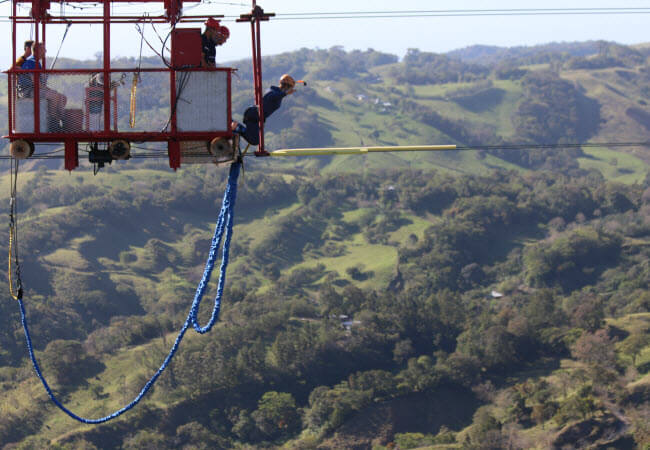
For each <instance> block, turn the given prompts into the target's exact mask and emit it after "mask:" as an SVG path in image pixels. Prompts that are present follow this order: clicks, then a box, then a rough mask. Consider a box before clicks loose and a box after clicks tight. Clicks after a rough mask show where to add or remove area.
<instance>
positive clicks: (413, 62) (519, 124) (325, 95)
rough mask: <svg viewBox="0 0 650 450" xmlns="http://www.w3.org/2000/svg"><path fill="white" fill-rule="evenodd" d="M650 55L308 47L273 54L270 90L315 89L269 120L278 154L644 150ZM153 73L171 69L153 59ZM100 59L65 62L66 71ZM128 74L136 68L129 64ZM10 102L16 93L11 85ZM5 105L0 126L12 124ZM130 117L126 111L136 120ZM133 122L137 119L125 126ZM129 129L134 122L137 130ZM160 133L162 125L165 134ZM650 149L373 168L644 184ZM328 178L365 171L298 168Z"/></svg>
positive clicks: (152, 81) (448, 158) (323, 161)
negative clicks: (438, 147) (321, 149)
mask: <svg viewBox="0 0 650 450" xmlns="http://www.w3.org/2000/svg"><path fill="white" fill-rule="evenodd" d="M649 58H650V47H649V46H647V45H645V46H644V45H637V46H624V45H619V44H615V43H608V42H603V41H598V42H586V43H556V44H548V45H540V46H535V47H514V48H496V47H484V46H475V47H469V48H466V49H463V50H458V51H453V52H450V53H448V54H433V53H426V52H421V51H418V50H416V49H412V50H410V51H409V52H408V53H407V55H406V56H405V57H404V58H403V59H402V60H401V61H400V60H398V58H397V57H396V56H394V55H390V54H386V53H382V52H379V51H374V50H366V51H351V52H345V51H344V50H342V49H341V48H337V47H334V48H331V49H329V50H310V49H301V50H298V51H295V52H290V53H285V54H280V55H273V56H268V57H265V58H264V75H265V77H266V81H265V84H266V85H270V84H273V83H276V82H277V79H278V78H279V76H280V75H282V74H283V73H292V74H294V75H295V76H296V77H298V78H304V79H306V80H307V81H308V86H307V87H306V88H301V89H299V90H298V92H297V93H296V94H295V95H293V96H292V97H290V98H289V99H287V100H286V101H285V106H284V107H283V108H282V109H281V110H280V111H279V112H278V113H276V114H275V115H274V116H273V117H271V118H270V119H269V123H268V131H269V133H268V139H267V141H268V144H269V146H270V147H271V148H287V147H289V148H296V147H311V146H351V145H399V144H404V145H409V144H459V145H465V146H477V145H478V146H486V145H490V146H497V147H498V146H507V145H511V144H524V145H526V144H530V145H535V144H551V145H554V144H562V143H572V144H575V143H583V142H601V143H610V142H643V141H647V140H648V136H649V135H650V106H649V104H648V102H650V87H649V86H650V63H649V62H648V61H649ZM143 65H144V66H152V65H161V62H160V61H159V60H158V59H157V58H148V59H146V60H145V61H144V62H143ZM232 65H233V66H234V67H237V68H238V69H239V70H238V72H237V76H236V77H234V96H233V111H235V114H234V115H235V118H236V119H238V118H239V114H240V111H243V110H244V109H245V108H246V106H248V105H249V104H250V103H251V99H252V91H251V89H252V75H251V67H250V61H249V60H243V61H236V62H233V63H232ZM93 66H97V62H93V61H84V62H79V61H71V60H66V59H60V60H59V62H58V67H59V68H61V69H63V68H66V67H71V68H72V67H93ZM115 66H116V67H120V66H121V67H136V66H137V61H135V60H134V59H133V58H131V59H121V60H117V61H115ZM161 80H162V78H160V77H149V78H147V77H146V76H144V75H143V76H142V84H141V87H140V90H139V95H140V97H139V98H138V102H137V105H138V117H137V120H138V121H139V123H143V124H144V123H146V122H147V121H154V120H157V119H160V120H162V122H163V123H164V119H165V117H167V115H168V109H167V106H166V105H164V104H162V103H164V102H162V103H161V102H160V100H159V95H160V94H159V92H164V91H165V90H166V89H167V87H166V86H162V85H160V81H161ZM0 95H1V96H2V97H1V98H0V104H5V103H6V86H5V85H4V84H3V85H2V86H1V87H0ZM5 114H6V111H5V110H4V109H0V127H6V116H5ZM124 117H125V118H126V115H125V116H124ZM125 120H126V119H125ZM127 126H128V125H127V124H126V123H124V124H122V127H123V128H125V129H126V127H127ZM154 129H155V127H154ZM649 153H650V152H648V151H647V147H645V148H644V147H630V148H615V147H611V146H610V147H608V146H607V145H604V146H602V147H596V148H594V147H585V148H571V149H555V148H554V149H542V150H535V151H506V150H498V149H497V150H491V151H481V152H463V153H460V152H459V153H453V154H417V155H399V156H397V155H376V156H374V157H373V158H372V161H365V160H364V163H363V164H364V167H376V168H391V167H418V168H422V169H427V168H442V169H446V170H452V171H457V172H461V173H485V172H486V171H489V170H490V169H492V168H496V167H500V168H506V169H539V168H544V169H552V170H561V171H564V172H565V173H569V172H570V171H581V170H582V171H583V172H582V174H584V173H585V172H584V171H585V170H590V169H596V170H598V171H600V172H601V173H603V174H604V175H605V176H606V177H607V178H610V179H617V180H619V181H623V182H634V181H639V180H641V179H643V177H644V176H645V172H646V170H647V168H648V163H649V162H650V156H649ZM286 164H287V165H291V166H296V165H297V166H299V167H311V168H316V169H318V170H320V171H345V170H358V169H359V163H358V159H357V158H355V157H337V158H313V159H305V160H300V161H291V162H289V163H286Z"/></svg>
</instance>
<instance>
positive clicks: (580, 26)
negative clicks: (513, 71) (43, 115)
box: [0, 0, 650, 68]
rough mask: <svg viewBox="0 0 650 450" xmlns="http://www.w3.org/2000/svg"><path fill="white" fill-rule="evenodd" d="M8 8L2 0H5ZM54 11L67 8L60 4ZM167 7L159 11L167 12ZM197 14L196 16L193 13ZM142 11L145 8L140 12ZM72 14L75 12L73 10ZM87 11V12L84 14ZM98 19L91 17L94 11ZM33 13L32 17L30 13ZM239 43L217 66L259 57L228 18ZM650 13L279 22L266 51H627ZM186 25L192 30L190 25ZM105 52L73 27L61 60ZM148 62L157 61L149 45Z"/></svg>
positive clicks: (202, 8)
mask: <svg viewBox="0 0 650 450" xmlns="http://www.w3.org/2000/svg"><path fill="white" fill-rule="evenodd" d="M0 1H1V0H0ZM258 3H259V4H260V6H262V7H263V8H264V9H265V10H266V11H267V12H275V13H277V14H278V15H281V14H288V13H300V12H351V11H406V10H449V9H454V10H463V9H506V8H597V7H602V8H608V7H610V8H611V7H617V8H621V7H630V8H639V7H648V8H650V1H648V0H645V1H641V0H589V1H586V0H574V1H567V0H544V1H542V0H528V1H526V2H522V1H515V0H492V1H490V2H487V1H485V0H456V1H454V2H442V1H435V0H400V1H399V2H396V1H388V0H372V1H350V0H327V1H309V0H301V1H297V0H259V2H258ZM10 5H11V3H10V2H9V1H7V2H4V3H0V16H4V17H6V16H8V15H9V13H10V9H11V8H10ZM52 5H53V7H52V11H54V12H58V10H59V5H58V4H55V3H54V2H52ZM161 6H162V4H160V7H156V8H154V9H153V10H151V12H156V13H157V12H160V11H162V7H161ZM188 7H189V9H188ZM116 8H117V11H119V12H124V13H130V14H137V13H138V12H141V11H142V9H141V7H137V6H135V7H134V6H127V5H122V6H119V7H116ZM138 8H140V9H138ZM66 11H68V12H75V10H72V9H71V8H70V7H69V6H68V7H67V8H66ZM185 11H186V14H224V15H226V16H233V15H239V14H241V13H245V12H248V11H250V2H248V1H243V0H229V1H216V0H212V1H211V3H210V4H202V5H199V6H195V7H192V4H191V3H188V4H186V10H185ZM84 12H85V11H84ZM88 12H90V11H88ZM23 13H24V14H26V13H27V10H23ZM224 22H225V24H226V25H227V26H228V27H229V28H230V31H231V36H230V40H229V41H228V42H227V43H226V45H224V46H222V47H219V48H218V50H217V62H218V63H222V64H223V63H224V62H226V61H232V60H237V59H243V58H249V57H250V54H251V50H250V47H251V44H250V25H248V24H237V23H234V22H233V21H232V19H226V20H225V21H224ZM648 23H650V14H634V15H580V16H577V15H576V16H573V15H572V16H528V17H526V16H523V17H522V16H514V17H500V16H489V17H420V18H381V19H327V20H323V19H319V20H273V19H272V20H271V21H270V22H267V23H263V24H262V52H263V54H265V55H272V54H277V53H282V52H286V51H291V50H296V49H299V48H302V47H307V48H321V49H327V48H330V47H332V46H336V45H340V46H343V47H344V48H345V49H347V50H352V49H361V50H365V49H368V48H373V49H375V50H379V51H384V52H388V53H392V54H396V55H398V56H400V57H401V56H403V55H404V54H405V52H406V50H407V49H408V48H419V49H420V50H423V51H430V52H447V51H449V50H454V49H458V48H462V47H466V46H469V45H474V44H482V45H498V46H506V47H511V46H518V45H535V44H542V43H548V42H560V41H567V42H569V41H586V40H598V39H603V40H608V41H616V42H619V43H623V44H636V43H642V42H650V34H649V32H648V28H649V27H648ZM183 26H186V25H183ZM157 28H158V32H159V33H160V34H161V35H162V37H163V38H164V36H166V35H167V32H168V28H165V27H163V26H159V27H157ZM63 29H64V27H63V26H59V27H58V28H57V27H53V26H49V27H48V45H47V51H48V56H50V57H53V56H54V55H55V54H56V52H57V50H58V48H59V43H60V39H61V36H62V35H63ZM29 32H30V30H29V28H28V27H24V28H23V29H21V30H20V34H19V36H18V42H21V41H24V40H25V39H27V38H28V37H29ZM0 35H1V36H3V38H2V41H3V42H6V43H9V42H10V38H11V28H10V24H9V23H7V22H6V19H0ZM146 36H147V38H148V39H149V41H150V42H151V43H152V44H153V45H154V46H155V47H156V48H159V47H160V41H159V40H158V38H157V37H156V35H155V34H154V32H153V30H152V29H151V27H150V26H149V27H147V29H146ZM139 46H140V38H139V35H138V34H137V33H136V31H135V28H134V25H132V24H131V25H128V26H126V25H124V26H120V27H115V28H114V33H113V38H112V51H111V53H112V56H113V57H115V56H137V55H138V51H139ZM100 50H101V29H100V27H99V26H97V25H95V26H93V27H91V26H89V25H75V26H73V27H71V28H70V31H69V33H68V36H67V38H66V40H65V42H64V44H63V46H62V48H61V56H68V57H74V58H82V59H90V58H93V55H94V54H95V53H96V52H98V51H100ZM143 53H144V54H145V55H152V54H153V52H151V51H150V50H149V49H148V48H146V46H145V50H144V52H143ZM10 60H11V49H10V47H9V45H4V46H2V47H1V48H0V66H1V67H2V68H8V66H9V65H10Z"/></svg>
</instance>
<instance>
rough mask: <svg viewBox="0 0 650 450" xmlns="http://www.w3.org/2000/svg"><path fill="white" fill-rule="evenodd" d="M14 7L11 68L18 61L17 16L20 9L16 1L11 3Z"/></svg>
mask: <svg viewBox="0 0 650 450" xmlns="http://www.w3.org/2000/svg"><path fill="white" fill-rule="evenodd" d="M11 5H12V8H13V9H12V12H13V14H12V17H13V18H12V19H11V44H12V45H11V46H12V48H13V53H12V58H13V59H12V60H11V66H12V67H13V65H14V63H15V62H16V60H17V59H18V55H17V54H16V16H17V15H18V14H17V12H18V8H17V2H16V0H13V1H12V2H11Z"/></svg>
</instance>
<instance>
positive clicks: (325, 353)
mask: <svg viewBox="0 0 650 450" xmlns="http://www.w3.org/2000/svg"><path fill="white" fill-rule="evenodd" d="M125 167H128V166H126V165H125ZM225 176H226V172H225V171H224V170H214V169H210V168H203V167H201V168H196V167H192V168H185V169H182V170H181V171H180V172H179V173H176V174H174V173H171V172H169V171H159V170H151V169H147V170H142V169H137V170H128V169H126V168H125V169H120V170H113V169H111V170H109V171H108V172H107V173H105V174H104V175H103V176H101V177H93V176H92V175H91V174H90V173H89V171H88V170H81V171H79V172H76V173H74V174H72V175H69V174H67V173H64V172H61V171H45V170H42V169H41V170H37V171H34V172H32V173H25V174H23V176H22V178H21V182H20V185H19V192H20V199H21V203H20V204H21V209H22V211H21V215H20V224H21V233H20V245H21V253H22V259H23V262H24V281H25V285H26V287H27V291H26V295H25V298H26V307H27V311H28V315H29V318H30V320H31V324H30V325H31V328H32V333H33V336H34V344H35V346H36V349H37V356H38V357H39V359H40V360H41V362H42V365H43V370H44V372H45V373H46V375H47V376H48V377H49V379H50V381H51V382H52V383H53V386H54V388H55V391H56V392H57V394H58V395H60V396H62V398H63V400H64V401H65V403H66V405H69V406H70V407H71V408H72V409H73V410H74V411H75V412H77V413H79V414H81V415H84V416H92V417H96V416H101V415H103V414H106V413H108V412H110V411H112V410H114V409H116V408H118V407H120V406H121V405H123V404H125V403H126V402H128V401H129V400H130V399H131V398H132V397H133V396H134V395H135V394H137V392H138V391H139V390H140V388H141V386H142V384H143V383H144V381H146V379H147V377H148V376H149V375H150V374H151V373H152V372H153V371H154V370H155V369H156V368H157V367H158V365H159V364H160V361H161V360H162V358H163V357H164V355H165V353H166V351H167V349H168V348H169V346H170V345H171V343H172V342H173V339H174V336H175V333H176V330H177V329H178V328H179V327H180V325H181V323H182V321H183V320H184V317H185V315H186V313H187V310H188V308H189V305H190V302H191V298H192V295H193V292H194V289H195V285H196V282H197V281H198V279H199V277H200V274H201V272H202V265H203V262H204V258H205V255H206V251H207V248H208V246H209V239H210V236H211V227H212V226H213V222H214V220H215V216H216V212H217V209H218V205H219V203H220V196H221V192H222V190H223V187H224V181H225ZM7 182H8V179H7V178H6V177H5V178H4V180H3V185H4V186H5V187H6V185H7ZM644 189H646V190H645V192H644ZM5 191H6V189H5ZM647 197H648V191H647V186H646V187H645V188H644V187H643V186H641V185H639V184H636V185H633V186H630V187H626V186H625V185H623V184H616V183H612V182H607V181H605V180H604V179H603V178H599V177H595V176H594V175H593V174H590V175H589V176H587V177H563V176H557V175H554V174H552V173H549V172H542V171H539V172H536V173H529V174H522V175H520V174H517V172H514V171H510V172H503V171H502V172H493V173H491V174H488V175H486V176H474V175H462V176H460V175H457V174H453V173H448V172H443V171H436V172H430V171H420V170H413V169H403V170H391V171H367V172H366V173H365V174H352V173H350V174H344V175H340V174H327V173H324V174H321V175H318V174H316V173H314V172H299V171H294V174H293V175H291V176H288V175H286V174H285V173H284V172H282V171H276V170H274V169H270V168H268V167H266V168H263V169H262V170H260V169H259V168H256V167H252V168H249V171H247V173H246V175H245V178H244V180H243V183H242V184H241V187H240V193H239V198H238V201H237V215H236V226H235V230H234V233H235V234H234V236H235V237H234V241H233V247H232V263H231V265H230V271H229V277H228V282H227V289H226V294H225V297H224V305H223V310H222V317H221V321H220V323H219V325H218V326H217V327H216V328H215V330H214V331H213V332H212V333H211V334H209V335H207V336H203V337H199V336H196V335H195V334H193V333H190V334H188V336H187V339H186V341H185V342H183V344H182V347H181V350H180V352H179V354H178V356H177V358H176V360H175V361H174V362H173V364H172V366H171V370H170V371H169V372H168V373H166V374H165V375H163V377H162V378H161V379H160V382H159V384H158V385H157V387H156V388H155V389H154V391H153V394H152V395H150V396H149V397H148V398H147V399H146V400H145V401H144V403H143V405H141V406H139V407H137V408H136V409H135V410H134V411H132V412H129V413H127V415H125V416H124V418H123V419H118V420H117V421H116V422H114V423H113V422H112V423H109V424H106V425H101V426H96V427H90V426H83V425H80V424H77V423H75V422H72V421H71V420H70V419H69V418H67V416H65V415H63V414H62V413H61V412H59V411H58V410H57V409H55V408H54V407H53V406H52V405H50V404H49V403H48V401H47V397H46V395H45V393H44V391H43V390H42V388H41V387H40V385H39V383H38V380H37V379H36V378H35V377H34V376H33V373H32V371H31V370H30V368H29V364H28V361H27V360H26V358H25V352H24V344H23V342H22V340H21V330H20V323H19V320H18V311H17V307H16V305H15V302H14V301H12V300H9V299H8V298H6V299H5V301H3V302H1V303H0V305H1V308H2V311H1V313H2V314H1V315H0V317H2V319H1V320H2V321H3V323H2V327H1V329H2V332H1V333H0V339H1V341H2V353H0V358H1V363H0V364H1V366H2V367H0V389H2V396H1V397H0V398H1V399H0V408H1V409H2V411H3V414H2V416H1V418H0V442H2V443H3V444H6V445H7V448H13V447H12V446H13V445H14V444H13V443H20V448H79V447H85V448H122V447H124V448H149V447H150V446H152V445H153V446H155V447H156V448H177V447H179V446H185V445H190V446H198V447H206V448H232V447H236V446H243V447H245V446H254V447H258V446H268V445H285V446H286V447H287V448H305V447H306V448H315V447H316V446H319V445H320V446H321V447H322V448H346V447H351V446H353V445H360V446H361V447H364V448H365V447H366V446H369V445H371V443H372V444H373V445H387V444H388V443H390V442H395V443H397V444H398V445H399V446H400V447H402V448H411V447H412V446H426V445H433V444H436V443H438V444H442V443H452V444H453V445H452V447H453V446H455V447H456V448H460V447H463V448H464V447H467V446H472V445H475V444H476V443H479V442H482V441H484V440H485V439H492V440H493V441H494V442H500V443H501V444H499V445H497V446H501V445H505V444H503V443H504V442H506V441H505V440H507V439H517V442H519V445H521V446H524V447H527V444H526V443H533V442H538V441H540V439H543V440H544V441H543V442H551V441H553V442H558V443H559V442H563V439H570V438H569V437H568V436H570V435H571V433H573V434H576V433H577V435H580V436H582V435H581V434H580V432H579V431H576V430H578V429H579V427H581V426H586V424H590V425H589V426H591V427H592V428H594V429H599V430H600V429H602V430H604V431H602V433H603V434H606V430H607V429H608V428H607V427H610V428H611V427H614V428H616V427H617V426H620V421H623V422H624V423H625V424H626V426H625V427H624V428H621V430H622V431H620V432H614V433H613V434H612V433H610V434H612V435H613V436H615V437H616V439H621V440H622V441H621V442H628V441H629V442H633V441H634V440H635V439H636V441H637V442H645V439H647V438H646V437H645V436H647V434H644V433H647V428H644V426H643V424H642V422H643V421H642V417H643V411H644V409H643V408H644V406H643V405H644V403H643V401H642V400H638V398H643V396H644V395H647V389H648V384H647V371H648V367H647V365H648V364H647V362H648V356H649V355H650V353H648V352H650V343H649V342H648V340H647V336H648V320H649V317H648V314H647V310H648V296H647V292H648V280H649V277H648V267H647V261H648V256H649V255H648V249H649V248H650V246H649V245H648V243H649V242H650V241H649V239H650V229H648V225H647V217H646V216H647V212H648V206H649V205H648V198H647ZM6 200H7V199H6V198H5V201H6ZM6 288H7V287H6V285H5V288H4V289H6ZM492 291H496V292H499V293H500V294H503V297H500V296H496V294H492V295H491V294H490V292H492ZM212 294H214V292H212ZM208 302H209V301H208ZM204 309H206V310H209V309H210V307H209V306H207V305H206V307H205V308H204ZM203 313H207V311H203ZM348 321H350V324H347V325H345V324H344V322H348ZM594 345H595V346H596V347H594ZM590 346H591V347H590ZM595 348H598V349H599V350H597V351H596V350H595ZM590 349H591V350H590ZM602 349H607V352H605V353H604V354H603V355H601V353H602ZM594 352H596V353H594ZM639 396H641V397H639ZM452 399H453V400H452ZM449 401H451V402H453V403H454V406H453V408H452V409H449V408H445V409H444V410H445V414H443V415H441V414H442V409H441V404H445V403H446V402H449ZM613 405H616V406H613ZM414 412H417V417H416V416H414V417H413V418H412V420H407V418H408V417H410V416H409V414H414ZM612 414H614V416H612ZM617 424H619V425H617ZM571 427H573V428H571ZM513 433H514V434H513ZM599 436H600V435H599V434H598V433H596V434H595V435H592V436H591V437H588V436H582V437H581V438H584V439H588V440H589V439H592V441H591V442H599V443H603V442H605V440H604V439H605V438H604V437H599ZM540 442H541V441H540ZM495 445H496V444H495Z"/></svg>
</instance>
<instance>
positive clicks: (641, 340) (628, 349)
mask: <svg viewBox="0 0 650 450" xmlns="http://www.w3.org/2000/svg"><path fill="white" fill-rule="evenodd" d="M648 345H650V335H649V334H647V333H633V334H631V335H630V336H628V337H627V338H626V339H625V340H624V341H623V342H621V345H620V347H619V349H620V350H621V351H622V352H623V353H625V354H626V355H629V356H630V357H631V358H632V365H636V358H637V357H638V356H639V354H640V353H641V352H642V351H643V349H644V348H645V347H647V346H648Z"/></svg>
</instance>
